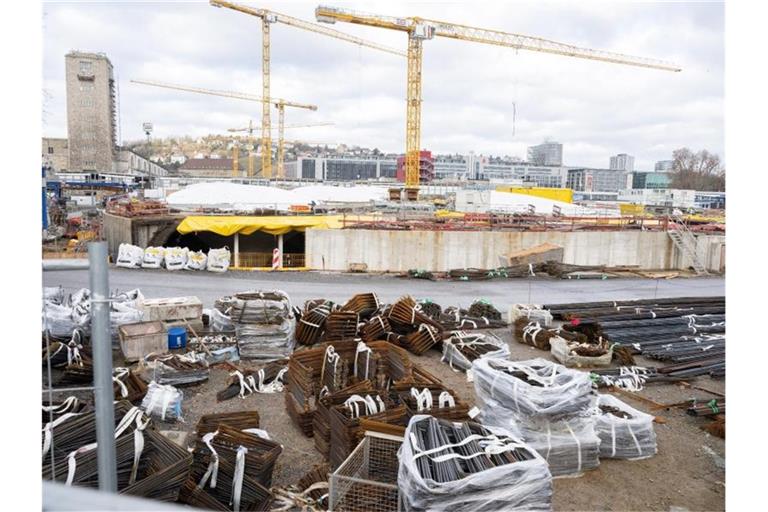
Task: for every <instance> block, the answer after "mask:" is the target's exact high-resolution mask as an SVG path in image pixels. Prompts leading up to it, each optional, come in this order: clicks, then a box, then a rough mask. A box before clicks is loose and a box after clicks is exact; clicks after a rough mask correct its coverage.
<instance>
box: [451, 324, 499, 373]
mask: <svg viewBox="0 0 768 512" xmlns="http://www.w3.org/2000/svg"><path fill="white" fill-rule="evenodd" d="M508 356H509V347H508V346H507V344H506V343H505V342H504V341H502V340H501V339H499V337H498V336H496V335H494V334H490V333H477V332H476V333H471V332H465V331H454V332H452V333H451V337H450V338H448V339H447V340H443V358H442V361H444V362H446V363H448V365H449V366H450V367H451V368H454V369H456V368H458V369H460V370H463V371H467V370H469V369H470V368H472V362H473V361H474V360H475V359H479V358H481V357H501V358H506V357H508Z"/></svg>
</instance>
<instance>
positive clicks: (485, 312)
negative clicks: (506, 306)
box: [467, 299, 501, 320]
mask: <svg viewBox="0 0 768 512" xmlns="http://www.w3.org/2000/svg"><path fill="white" fill-rule="evenodd" d="M467 313H468V315H469V316H472V317H477V318H487V319H489V320H501V311H499V310H498V309H496V308H495V307H494V306H493V304H491V303H490V302H488V301H486V300H483V299H480V300H476V301H474V302H473V303H472V305H470V306H469V309H468V310H467Z"/></svg>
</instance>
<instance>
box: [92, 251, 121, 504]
mask: <svg viewBox="0 0 768 512" xmlns="http://www.w3.org/2000/svg"><path fill="white" fill-rule="evenodd" d="M88 260H89V262H90V269H89V271H88V274H89V277H90V286H91V344H92V345H93V384H94V388H95V395H96V442H97V443H98V445H97V447H96V456H97V461H98V470H99V489H100V490H102V491H106V492H112V493H117V464H116V462H115V412H114V407H113V405H112V401H113V400H114V391H113V390H112V339H111V336H110V332H109V281H108V278H107V243H106V242H92V243H90V244H88Z"/></svg>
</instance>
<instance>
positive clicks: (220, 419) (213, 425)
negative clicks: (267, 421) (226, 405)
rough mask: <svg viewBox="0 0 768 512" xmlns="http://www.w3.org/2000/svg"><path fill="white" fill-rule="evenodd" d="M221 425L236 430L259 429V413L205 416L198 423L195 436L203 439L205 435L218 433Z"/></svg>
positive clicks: (244, 412) (241, 412)
mask: <svg viewBox="0 0 768 512" xmlns="http://www.w3.org/2000/svg"><path fill="white" fill-rule="evenodd" d="M219 425H228V426H229V427H232V428H234V429H236V430H245V429H248V428H259V413H258V411H237V412H220V413H217V414H204V415H202V416H201V417H200V419H199V420H198V421H197V426H195V434H196V435H197V437H199V438H201V439H202V437H203V436H204V435H205V434H207V433H209V432H216V430H217V429H218V428H219Z"/></svg>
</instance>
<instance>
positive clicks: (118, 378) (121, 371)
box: [112, 367, 129, 398]
mask: <svg viewBox="0 0 768 512" xmlns="http://www.w3.org/2000/svg"><path fill="white" fill-rule="evenodd" d="M128 372H129V370H128V368H122V367H118V368H115V370H114V373H115V375H113V376H112V381H113V382H116V383H117V385H118V386H119V387H120V396H121V397H123V398H126V397H127V396H128V388H127V387H126V386H125V384H124V383H123V380H122V379H124V378H125V376H126V375H128Z"/></svg>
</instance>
